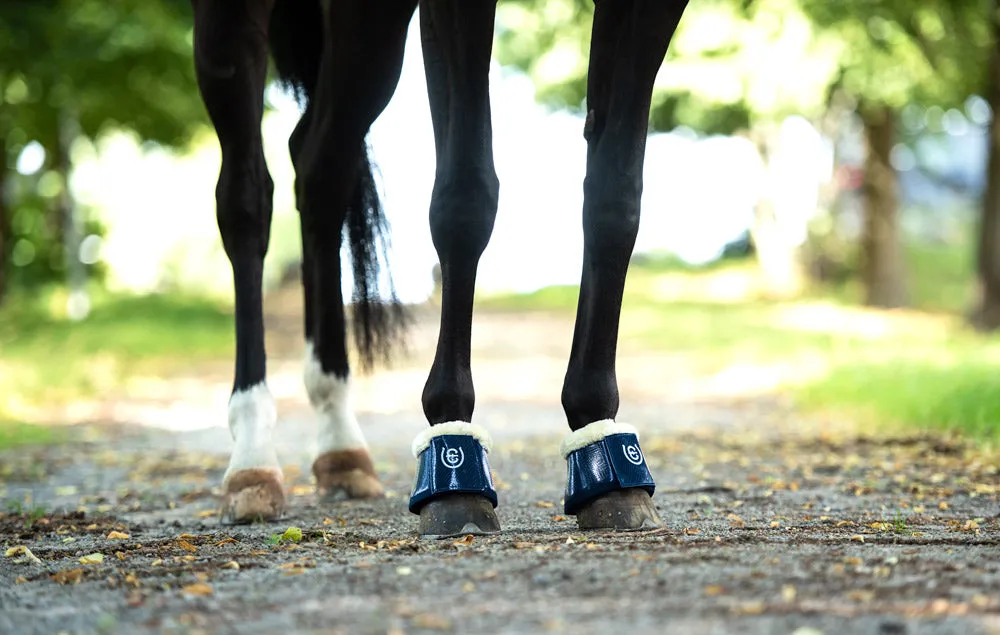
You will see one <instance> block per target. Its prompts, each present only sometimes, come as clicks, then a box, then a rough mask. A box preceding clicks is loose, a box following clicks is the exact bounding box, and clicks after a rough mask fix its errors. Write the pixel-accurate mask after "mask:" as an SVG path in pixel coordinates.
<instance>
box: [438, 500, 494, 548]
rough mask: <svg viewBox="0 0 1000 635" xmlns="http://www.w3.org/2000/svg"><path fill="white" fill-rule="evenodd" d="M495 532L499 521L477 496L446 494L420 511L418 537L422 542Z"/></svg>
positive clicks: (488, 504) (490, 506)
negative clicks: (429, 539) (423, 539)
mask: <svg viewBox="0 0 1000 635" xmlns="http://www.w3.org/2000/svg"><path fill="white" fill-rule="evenodd" d="M499 531H500V520H499V519H498V518H497V513H496V511H495V510H494V509H493V505H492V503H490V501H488V500H486V498H484V497H482V496H479V495H477V494H450V495H448V496H444V497H442V498H437V499H434V500H432V501H430V502H429V503H427V504H426V505H424V506H423V507H421V508H420V536H421V537H423V538H449V537H452V536H464V535H466V534H473V535H485V534H495V533H498V532H499Z"/></svg>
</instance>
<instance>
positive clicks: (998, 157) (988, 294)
mask: <svg viewBox="0 0 1000 635" xmlns="http://www.w3.org/2000/svg"><path fill="white" fill-rule="evenodd" d="M993 4H994V12H993V54H992V55H991V57H990V67H989V83H988V86H987V89H986V99H987V100H989V102H990V107H991V108H992V112H993V119H992V121H991V122H990V128H989V159H988V162H987V167H986V192H985V193H984V195H983V203H982V211H981V217H980V222H979V252H978V255H977V258H976V273H977V274H978V276H979V293H980V296H979V304H978V306H976V307H975V308H974V309H973V311H972V315H971V316H970V322H971V323H972V325H973V326H975V327H976V328H978V329H980V330H984V331H994V330H997V329H1000V116H998V115H997V113H998V109H1000V16H997V10H998V8H1000V7H997V5H1000V2H994V3H993Z"/></svg>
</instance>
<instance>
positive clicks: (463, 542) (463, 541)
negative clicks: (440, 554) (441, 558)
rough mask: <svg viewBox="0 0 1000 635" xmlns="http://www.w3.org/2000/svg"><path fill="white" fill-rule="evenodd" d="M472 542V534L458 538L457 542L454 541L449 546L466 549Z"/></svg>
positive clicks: (473, 538)
mask: <svg viewBox="0 0 1000 635" xmlns="http://www.w3.org/2000/svg"><path fill="white" fill-rule="evenodd" d="M473 540H475V537H474V536H473V535H472V534H466V535H465V536H464V537H462V538H459V539H458V540H456V541H455V542H453V543H451V544H453V545H455V546H456V547H468V546H469V545H471V544H472V541H473Z"/></svg>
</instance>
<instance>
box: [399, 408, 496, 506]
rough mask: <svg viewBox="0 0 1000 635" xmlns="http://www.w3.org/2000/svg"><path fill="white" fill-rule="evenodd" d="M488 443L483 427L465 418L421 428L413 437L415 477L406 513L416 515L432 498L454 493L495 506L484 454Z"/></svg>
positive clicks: (494, 491)
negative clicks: (471, 496) (470, 496)
mask: <svg viewBox="0 0 1000 635" xmlns="http://www.w3.org/2000/svg"><path fill="white" fill-rule="evenodd" d="M491 446H492V442H491V440H490V436H489V433H487V432H486V430H485V429H484V428H482V427H481V426H477V425H475V424H472V423H466V422H465V421H451V422H448V423H439V424H437V425H434V426H431V427H429V428H427V429H426V430H422V431H421V432H420V434H418V435H417V437H416V438H415V439H414V440H413V456H414V457H415V458H416V459H417V478H416V481H415V482H414V484H413V493H412V494H411V495H410V512H412V513H414V514H419V513H420V510H421V508H423V507H424V506H425V505H426V504H427V503H429V502H431V501H433V500H434V499H435V498H438V497H440V496H442V495H444V494H455V493H461V494H476V495H479V496H482V497H483V498H485V499H486V500H487V501H489V503H490V504H491V505H492V506H493V507H494V508H495V507H496V506H497V493H496V490H495V489H494V488H493V475H492V473H491V472H490V463H489V459H488V458H487V456H486V455H487V453H488V452H489V450H490V448H491ZM487 509H489V508H487ZM490 513H492V512H490Z"/></svg>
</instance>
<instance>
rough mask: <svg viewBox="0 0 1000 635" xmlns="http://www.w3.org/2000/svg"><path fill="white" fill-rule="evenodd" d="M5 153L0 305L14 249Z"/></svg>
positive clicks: (1, 163)
mask: <svg viewBox="0 0 1000 635" xmlns="http://www.w3.org/2000/svg"><path fill="white" fill-rule="evenodd" d="M6 183H7V151H6V149H4V148H0V305H2V304H3V299H4V295H5V291H6V290H7V264H8V260H9V258H8V252H9V251H10V250H11V249H13V248H14V245H13V244H12V243H13V240H12V237H11V225H10V214H9V213H8V210H7V192H6V191H5V190H4V185H6Z"/></svg>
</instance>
